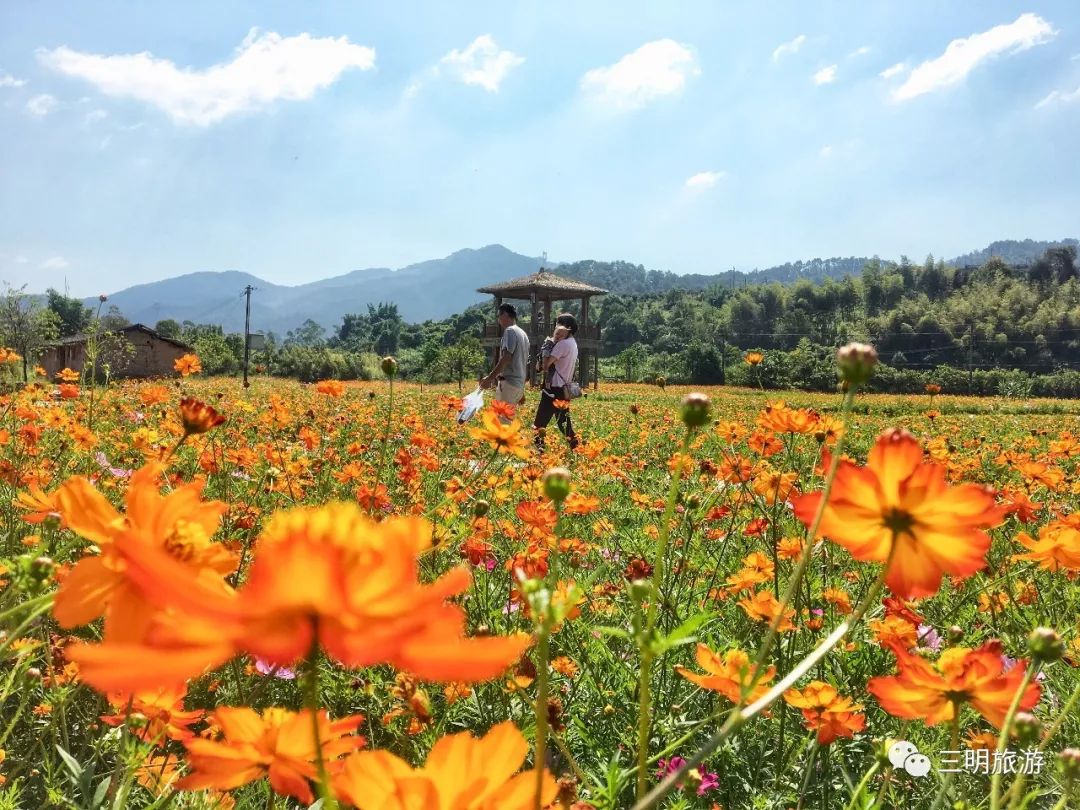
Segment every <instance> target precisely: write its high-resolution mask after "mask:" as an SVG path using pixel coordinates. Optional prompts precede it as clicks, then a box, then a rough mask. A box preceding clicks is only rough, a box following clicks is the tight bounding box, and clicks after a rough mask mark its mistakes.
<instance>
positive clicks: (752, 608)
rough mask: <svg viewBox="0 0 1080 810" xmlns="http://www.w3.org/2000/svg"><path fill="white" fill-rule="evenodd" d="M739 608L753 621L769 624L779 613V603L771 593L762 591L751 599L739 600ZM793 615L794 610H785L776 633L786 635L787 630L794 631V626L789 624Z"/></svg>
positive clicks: (789, 608)
mask: <svg viewBox="0 0 1080 810" xmlns="http://www.w3.org/2000/svg"><path fill="white" fill-rule="evenodd" d="M739 607H741V608H742V609H743V611H744V612H745V613H746V615H747V616H749V617H750V618H751V619H752V620H753V621H755V622H765V623H769V622H772V620H773V618H774V617H775V616H776V615H777V613H779V612H780V601H779V600H778V599H777V598H776V596H775V595H773V592H772V591H769V590H762V591H758V592H757V593H755V594H754V596H753V598H751V597H744V598H742V599H740V600H739ZM794 615H795V609H794V608H791V607H788V608H785V609H784V615H783V618H782V619H781V620H780V626H779V627H777V628H776V630H777V632H779V633H786V632H788V631H789V630H794V629H795V625H793V624H792V623H791V617H792V616H794Z"/></svg>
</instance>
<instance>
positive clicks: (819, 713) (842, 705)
mask: <svg viewBox="0 0 1080 810" xmlns="http://www.w3.org/2000/svg"><path fill="white" fill-rule="evenodd" d="M784 700H785V701H786V702H787V703H788V705H790V706H794V707H795V708H796V709H802V714H803V721H804V722H805V724H806V727H807V728H808V729H810V730H811V731H817V741H818V743H819V744H820V745H828V744H829V743H831V742H833V741H834V740H836V739H837V738H839V737H854V736H855V733H856V732H858V731H862V730H863V728H865V727H866V717H865V716H864V715H862V714H860V713H859V712H861V711H862V708H863V707H862V706H861V705H860V704H858V703H855V702H854V701H853V700H852V699H851V698H847V697H841V696H840V693H839V692H837V691H836V687H834V686H832V685H830V684H827V683H825V682H824V681H811V682H810V683H808V684H807V685H806V688H805V689H789V690H788V691H786V692H785V693H784Z"/></svg>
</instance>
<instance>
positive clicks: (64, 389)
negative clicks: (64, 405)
mask: <svg viewBox="0 0 1080 810" xmlns="http://www.w3.org/2000/svg"><path fill="white" fill-rule="evenodd" d="M58 390H59V391H60V397H61V398H62V399H78V398H79V386H77V385H71V384H70V383H64V384H63V385H61V386H60V387H59V389H58Z"/></svg>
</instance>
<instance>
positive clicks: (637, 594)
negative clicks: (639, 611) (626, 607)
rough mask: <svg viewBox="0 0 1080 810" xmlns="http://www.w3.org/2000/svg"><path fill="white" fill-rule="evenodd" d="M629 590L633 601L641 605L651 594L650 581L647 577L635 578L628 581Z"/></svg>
mask: <svg viewBox="0 0 1080 810" xmlns="http://www.w3.org/2000/svg"><path fill="white" fill-rule="evenodd" d="M629 591H630V598H631V599H633V600H634V603H635V604H637V605H641V604H643V603H645V602H647V601H648V600H649V597H650V596H652V583H651V582H649V581H648V580H647V579H635V580H634V581H633V582H631V583H630V588H629Z"/></svg>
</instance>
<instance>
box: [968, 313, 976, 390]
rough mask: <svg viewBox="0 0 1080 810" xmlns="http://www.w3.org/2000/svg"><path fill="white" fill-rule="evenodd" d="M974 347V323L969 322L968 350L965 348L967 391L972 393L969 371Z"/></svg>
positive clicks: (970, 373) (972, 384)
mask: <svg viewBox="0 0 1080 810" xmlns="http://www.w3.org/2000/svg"><path fill="white" fill-rule="evenodd" d="M974 349H975V324H971V326H969V327H968V350H967V367H968V393H969V394H970V393H972V389H973V386H974V383H973V382H972V371H971V353H972V351H973V350H974Z"/></svg>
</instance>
